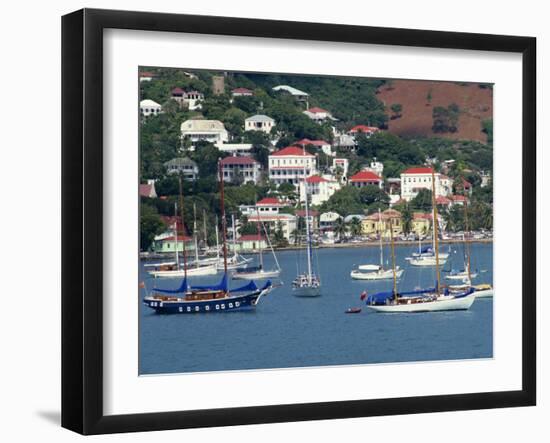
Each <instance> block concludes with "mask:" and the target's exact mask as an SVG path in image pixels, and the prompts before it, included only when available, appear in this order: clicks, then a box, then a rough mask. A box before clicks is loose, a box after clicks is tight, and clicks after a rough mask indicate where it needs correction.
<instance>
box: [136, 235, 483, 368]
mask: <svg viewBox="0 0 550 443" xmlns="http://www.w3.org/2000/svg"><path fill="white" fill-rule="evenodd" d="M447 248H448V247H447V246H443V247H442V250H444V251H446V250H447ZM395 249H396V262H397V264H398V265H399V266H401V267H402V268H404V269H406V270H405V274H404V276H403V277H402V279H401V280H400V282H399V284H398V289H399V290H406V289H414V288H415V287H427V286H432V287H433V285H434V281H435V273H434V271H433V269H431V268H414V267H411V266H408V265H407V261H406V260H405V257H407V256H408V255H410V253H411V252H412V251H413V250H416V248H415V247H413V246H396V248H395ZM452 249H453V251H456V252H453V253H452V258H453V259H452V260H451V262H452V267H453V268H455V269H462V267H463V259H462V257H463V256H462V247H461V246H460V245H453V246H452ZM387 252H389V251H387ZM388 255H389V254H388ZM277 257H278V259H279V262H280V264H281V267H282V269H283V272H282V275H281V280H282V281H283V282H284V285H283V286H282V287H279V288H277V289H275V290H274V291H273V292H271V293H270V294H269V295H268V296H267V297H264V298H262V299H261V302H260V304H259V305H258V306H257V308H256V309H255V310H252V311H247V312H227V313H217V314H216V313H212V314H195V315H185V314H182V315H177V314H176V315H159V314H156V313H154V311H152V310H151V309H149V308H147V307H146V306H144V305H143V304H141V300H140V306H141V308H140V331H139V333H140V342H139V346H140V353H139V358H140V362H139V367H140V374H163V373H177V372H202V371H222V370H241V369H265V368H288V367H304V366H324V365H346V364H365V363H389V362H408V361H427V360H452V359H471V358H488V357H492V355H493V301H492V298H487V299H478V300H476V301H475V302H474V304H473V305H472V307H471V309H470V310H469V311H450V312H433V313H417V314H380V313H375V312H372V311H370V310H369V309H367V308H366V307H365V306H364V303H362V302H361V301H360V300H359V294H360V293H361V291H363V290H364V289H366V290H367V291H368V292H369V293H371V292H376V291H384V290H391V285H392V282H391V280H388V281H385V282H364V281H363V282H361V281H354V280H352V279H351V278H350V277H349V273H350V271H351V269H352V268H353V267H354V266H355V265H357V264H362V263H377V262H378V261H379V251H378V248H376V247H368V248H346V249H321V250H318V251H316V252H315V262H316V266H318V269H319V272H320V276H321V280H322V289H323V293H322V295H321V296H320V297H317V298H300V297H295V296H293V295H292V294H291V290H290V282H291V281H292V279H293V278H294V277H295V275H296V272H297V262H299V263H300V262H301V265H302V269H303V265H304V263H305V255H304V254H303V252H300V253H299V252H296V251H284V252H280V253H278V254H277ZM472 257H473V258H472V270H475V269H478V270H480V271H481V272H480V273H479V274H478V277H477V278H476V279H474V282H475V283H491V284H492V279H493V273H492V260H493V247H492V244H480V243H476V244H472ZM297 258H298V259H299V260H297ZM265 259H266V260H265V261H266V268H270V267H271V266H272V258H271V257H270V256H267V257H265ZM449 267H450V266H449V262H447V265H445V268H449ZM442 275H443V276H444V275H445V273H442ZM142 277H143V278H146V276H145V274H144V273H143V269H142ZM220 277H221V276H220V275H218V276H216V277H202V278H196V279H194V280H193V282H194V283H196V284H199V283H200V284H202V283H205V282H217V281H219V279H220ZM146 282H147V286H148V287H149V288H150V287H151V286H152V284H153V280H146ZM178 283H179V280H177V281H176V280H157V284H158V285H159V286H162V287H176V286H177V285H178ZM234 284H235V285H238V284H242V283H240V282H238V281H235V282H234ZM143 295H144V292H143V290H142V291H141V293H140V295H139V297H140V299H141V298H142V297H143ZM352 306H360V307H362V308H363V310H362V312H361V313H359V314H345V313H344V311H345V310H346V309H347V308H349V307H352Z"/></svg>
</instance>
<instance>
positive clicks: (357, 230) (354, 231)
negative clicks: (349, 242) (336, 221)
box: [349, 217, 363, 237]
mask: <svg viewBox="0 0 550 443" xmlns="http://www.w3.org/2000/svg"><path fill="white" fill-rule="evenodd" d="M349 229H350V232H351V235H352V236H353V237H358V236H359V235H361V232H362V231H363V226H362V225H361V220H359V218H358V217H353V218H352V219H351V221H350V223H349Z"/></svg>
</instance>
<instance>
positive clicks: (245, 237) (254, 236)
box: [237, 234, 265, 242]
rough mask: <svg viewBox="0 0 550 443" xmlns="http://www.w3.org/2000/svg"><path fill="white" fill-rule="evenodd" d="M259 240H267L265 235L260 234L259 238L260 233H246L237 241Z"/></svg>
mask: <svg viewBox="0 0 550 443" xmlns="http://www.w3.org/2000/svg"><path fill="white" fill-rule="evenodd" d="M258 240H264V241H265V236H263V235H262V236H260V238H258V234H246V235H241V236H240V237H239V238H238V239H237V241H238V242H243V241H258Z"/></svg>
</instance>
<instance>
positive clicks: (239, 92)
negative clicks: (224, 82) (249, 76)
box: [231, 88, 254, 97]
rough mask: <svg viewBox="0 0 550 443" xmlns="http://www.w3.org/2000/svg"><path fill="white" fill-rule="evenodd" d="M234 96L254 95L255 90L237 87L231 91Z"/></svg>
mask: <svg viewBox="0 0 550 443" xmlns="http://www.w3.org/2000/svg"><path fill="white" fill-rule="evenodd" d="M231 95H232V96H233V97H251V96H253V95H254V91H251V90H250V89H247V88H235V89H233V90H232V91H231Z"/></svg>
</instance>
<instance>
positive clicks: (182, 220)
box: [176, 175, 187, 279]
mask: <svg viewBox="0 0 550 443" xmlns="http://www.w3.org/2000/svg"><path fill="white" fill-rule="evenodd" d="M179 191H180V212H181V231H182V241H183V275H184V277H185V278H186V279H187V249H186V248H185V221H184V220H185V219H184V218H183V186H182V184H181V175H180V177H179ZM176 226H177V222H176ZM176 231H177V229H176ZM176 238H177V232H176Z"/></svg>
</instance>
